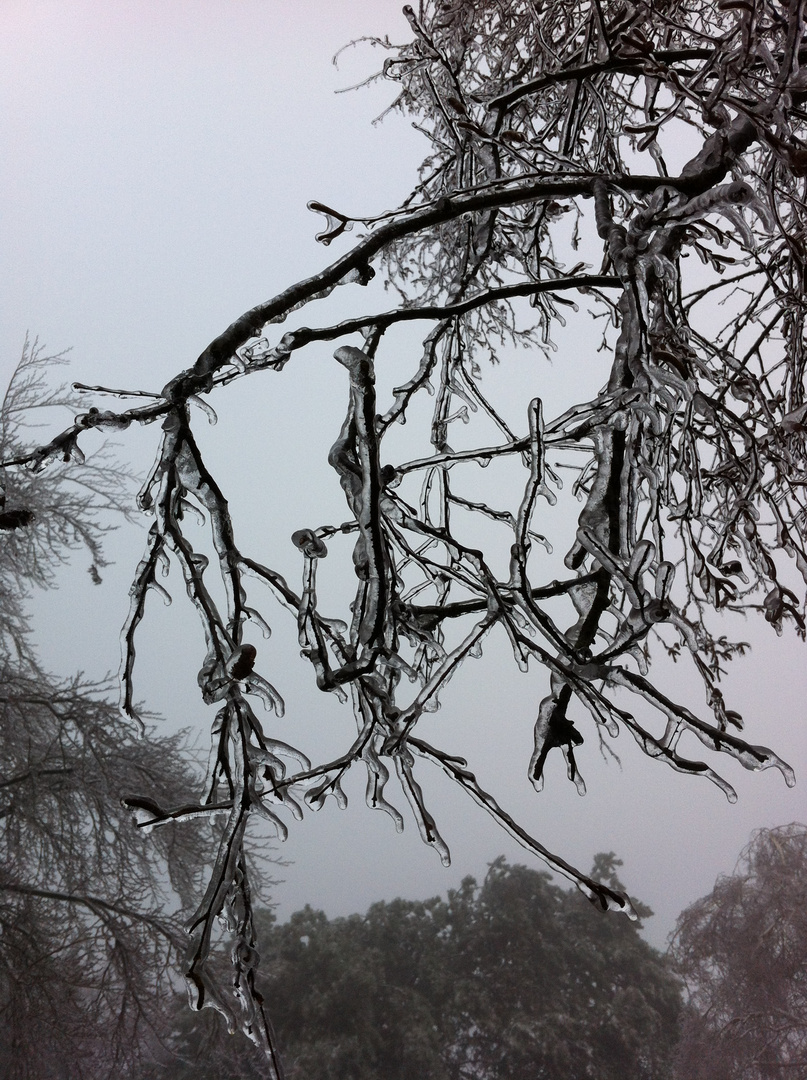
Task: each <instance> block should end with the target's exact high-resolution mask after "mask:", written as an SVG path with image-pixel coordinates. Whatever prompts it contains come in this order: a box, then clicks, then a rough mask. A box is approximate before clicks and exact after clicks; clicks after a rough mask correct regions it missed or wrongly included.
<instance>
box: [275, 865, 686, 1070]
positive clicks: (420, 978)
mask: <svg viewBox="0 0 807 1080" xmlns="http://www.w3.org/2000/svg"><path fill="white" fill-rule="evenodd" d="M598 862H599V866H597V865H596V864H595V869H594V870H593V871H592V877H593V878H595V879H596V880H606V881H609V880H610V883H611V884H612V885H615V886H616V887H617V888H619V887H620V884H619V882H618V880H616V878H615V877H614V876H613V870H614V860H613V856H598ZM599 871H605V873H604V874H601V873H600V872H599ZM608 871H610V874H609V873H608ZM648 914H650V912H649V911H647V909H642V915H645V916H646V915H648ZM264 921H265V920H264V919H263V918H259V925H260V927H261V939H262V941H265V943H266V944H265V950H266V957H267V966H268V972H269V973H270V976H269V978H270V986H271V985H274V986H276V988H277V989H276V991H275V993H274V994H273V995H272V996H273V1000H276V1001H277V1009H276V1020H277V1026H278V1036H279V1038H280V1040H281V1045H282V1046H283V1048H284V1053H285V1058H286V1060H287V1063H288V1068H289V1076H290V1077H291V1078H295V1077H300V1078H302V1077H308V1078H310V1080H325V1078H326V1077H327V1078H331V1077H332V1078H336V1077H344V1078H348V1077H350V1080H375V1078H376V1077H381V1076H383V1077H385V1078H387V1080H397V1078H400V1080H408V1078H409V1077H413V1076H418V1077H423V1078H424V1080H464V1078H468V1080H470V1078H472V1077H473V1078H475V1080H483V1078H488V1077H489V1078H491V1080H494V1078H495V1080H504V1078H509V1080H522V1078H523V1080H541V1078H543V1077H546V1078H557V1077H565V1076H574V1077H580V1078H583V1077H588V1076H591V1077H597V1080H609V1078H614V1080H619V1078H622V1077H626V1076H630V1077H632V1078H633V1077H635V1078H636V1080H640V1078H641V1080H662V1078H664V1077H670V1076H671V1075H672V1073H671V1066H672V1058H673V1050H674V1047H675V1043H676V1039H677V1036H678V1025H677V1017H678V1011H679V1009H680V987H679V983H678V980H677V979H676V977H675V976H674V975H673V973H672V970H671V968H670V966H669V965H668V964H667V963H666V961H665V958H664V957H663V956H662V955H661V954H660V953H657V952H656V951H655V950H654V949H652V948H651V947H650V946H649V945H648V944H647V943H646V942H645V941H643V940H642V938H641V937H640V935H639V933H638V930H637V927H636V924H635V923H630V922H628V921H627V920H625V919H619V920H617V919H600V918H597V915H596V913H595V912H593V911H591V909H590V908H589V906H588V905H587V904H586V902H585V900H583V898H582V897H581V896H579V895H575V894H574V893H573V892H567V891H564V890H563V889H559V888H558V887H557V886H556V885H553V884H551V882H550V880H549V875H548V874H546V873H539V872H536V871H534V870H529V869H528V868H527V867H524V866H509V865H507V863H506V862H505V860H504V859H503V858H500V859H498V860H496V861H495V862H494V863H492V864H491V866H490V868H489V871H488V873H487V876H486V877H485V880H484V882H483V883H482V885H481V886H478V885H477V883H476V882H475V881H474V879H473V878H466V879H465V880H464V881H463V883H462V885H461V886H460V888H459V889H456V890H454V889H451V890H449V893H448V898H447V900H441V899H439V898H437V897H435V898H433V899H431V900H426V901H423V902H417V901H409V900H394V901H392V902H391V903H378V904H374V905H373V906H372V907H371V908H370V909H369V911H368V912H367V914H366V915H363V916H361V915H351V916H350V917H349V918H346V919H334V920H328V919H327V918H326V917H325V915H324V914H323V913H322V912H321V911H314V910H312V909H311V908H306V909H305V910H304V911H298V912H296V913H295V914H294V915H293V916H292V917H291V918H290V919H289V921H288V922H287V923H285V924H283V925H282V926H277V927H273V928H268V932H266V933H265V932H264Z"/></svg>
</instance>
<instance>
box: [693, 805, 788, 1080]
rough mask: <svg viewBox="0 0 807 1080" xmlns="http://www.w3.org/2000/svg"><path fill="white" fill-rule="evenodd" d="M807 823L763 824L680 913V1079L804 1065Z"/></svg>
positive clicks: (777, 1071) (752, 1075)
mask: <svg viewBox="0 0 807 1080" xmlns="http://www.w3.org/2000/svg"><path fill="white" fill-rule="evenodd" d="M805 889H807V827H805V826H804V825H797V824H792V825H783V826H781V827H780V828H778V829H760V831H759V832H758V833H756V834H755V835H754V837H753V838H752V840H751V843H750V844H749V845H748V847H747V848H746V849H745V850H744V851H743V853H742V854H741V856H740V858H739V860H738V862H737V867H736V868H735V870H734V873H733V874H731V875H729V876H726V877H720V878H718V880H717V881H716V882H715V887H714V889H713V890H712V892H711V893H710V894H709V895H708V896H704V897H703V898H702V899H700V900H698V901H696V903H694V904H692V906H691V907H688V908H687V909H686V911H683V912H682V913H681V915H680V916H679V917H678V924H677V926H676V930H675V935H674V937H673V942H672V945H673V955H674V956H675V958H676V959H677V961H678V966H679V970H680V972H681V973H682V975H683V977H684V980H685V982H686V988H687V991H688V994H689V1009H688V1013H687V1015H686V1017H685V1022H684V1027H683V1034H682V1038H681V1045H680V1049H679V1055H680V1062H679V1075H680V1076H681V1078H682V1080H699V1078H701V1077H703V1078H704V1080H705V1078H706V1077H708V1078H709V1080H764V1078H769V1077H775V1078H779V1077H786V1076H798V1075H799V1074H801V1073H803V1072H804V1071H805V1069H807V990H806V989H805V982H804V972H805V970H807V915H805V909H804V895H805Z"/></svg>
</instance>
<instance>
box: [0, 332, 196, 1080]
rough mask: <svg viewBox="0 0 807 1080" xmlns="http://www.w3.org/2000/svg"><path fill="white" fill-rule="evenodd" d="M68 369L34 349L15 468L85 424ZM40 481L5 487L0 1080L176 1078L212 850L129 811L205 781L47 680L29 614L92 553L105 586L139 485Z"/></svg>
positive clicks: (14, 437) (23, 373) (10, 404)
mask: <svg viewBox="0 0 807 1080" xmlns="http://www.w3.org/2000/svg"><path fill="white" fill-rule="evenodd" d="M61 359H62V357H60V356H50V355H48V354H47V353H46V351H45V350H44V349H43V348H41V347H39V346H38V345H37V344H36V343H34V344H33V345H30V344H28V343H26V346H25V348H24V350H23V355H22V359H21V362H20V364H19V366H18V367H17V369H16V371H15V373H14V375H13V376H12V379H11V382H10V384H9V387H8V389H7V391H6V394H5V396H4V398H3V402H2V408H1V409H0V444H1V445H2V447H3V450H4V452H5V454H6V455H8V456H13V455H15V454H19V453H20V452H21V449H22V448H23V447H25V446H30V443H31V433H30V427H31V425H32V424H35V423H37V422H38V421H39V422H42V417H43V412H44V415H47V414H48V413H49V412H51V411H53V410H54V409H64V408H65V407H70V406H71V405H72V408H73V409H75V407H76V403H75V395H71V394H69V393H68V392H66V391H65V390H64V388H58V387H53V386H52V384H51V381H50V376H51V375H52V374H53V371H54V367H55V366H56V365H57V364H58V363H59V362H60V360H61ZM33 464H34V466H35V467H34V469H33V470H30V469H29V470H25V471H22V470H11V469H6V470H3V472H2V474H0V500H2V506H0V528H2V530H3V533H2V535H0V1072H1V1073H2V1075H3V1076H4V1077H8V1078H9V1080H46V1078H47V1080H51V1078H65V1080H68V1078H69V1080H74V1078H87V1080H100V1078H102V1077H110V1076H115V1077H126V1076H139V1075H140V1074H141V1070H142V1068H143V1065H144V1063H145V1062H148V1061H150V1060H155V1059H156V1060H163V1061H165V1060H170V1056H171V1054H170V1051H171V1049H172V1039H171V1036H172V1034H173V1026H174V1018H173V1016H172V1015H171V1012H170V1010H168V1009H167V1008H166V1001H167V1000H169V999H170V996H171V994H172V993H173V991H174V987H175V983H176V975H175V970H176V965H177V961H178V956H181V954H182V950H183V947H184V935H183V933H182V918H181V912H182V910H183V909H187V908H188V907H189V906H190V905H191V902H192V898H193V896H194V894H195V892H196V891H197V889H198V887H199V882H200V880H201V878H202V875H203V871H204V868H205V863H206V855H207V850H206V849H207V845H206V843H205V839H204V837H202V836H201V835H199V834H198V831H194V830H190V831H189V830H188V829H187V828H186V829H185V830H184V831H183V832H181V833H177V834H175V835H172V834H165V835H164V836H163V837H160V838H158V841H159V842H158V843H157V844H156V845H155V844H154V843H152V842H150V840H149V839H148V838H147V837H145V836H140V835H136V834H135V835H133V832H132V829H131V820H130V815H129V813H128V812H127V811H125V810H124V809H123V808H122V807H121V804H120V799H121V796H122V795H124V794H126V793H129V792H132V791H139V790H141V789H143V788H144V787H145V788H148V789H149V790H151V791H153V792H154V793H155V794H158V797H160V798H167V797H171V798H176V797H177V796H181V795H183V794H184V795H185V796H186V797H187V798H191V797H192V794H193V791H194V788H195V787H196V786H197V784H198V770H196V769H195V768H194V766H193V761H192V757H191V756H190V755H189V754H188V752H187V748H186V747H185V745H184V739H183V737H182V736H177V735H175V736H169V737H166V736H163V735H157V734H156V733H155V732H154V731H153V730H152V731H150V737H149V739H146V740H143V739H140V738H138V737H137V735H136V733H135V732H133V731H132V726H131V724H127V723H125V722H124V721H123V719H122V718H121V716H120V713H119V710H118V709H117V706H116V703H115V695H114V693H113V688H112V686H111V684H110V682H109V680H107V681H106V682H105V683H104V682H101V683H93V682H91V681H90V680H88V679H86V678H84V677H82V676H76V677H74V678H71V679H67V680H64V679H62V680H59V679H56V678H54V677H53V676H51V675H49V674H48V673H47V672H46V671H45V670H44V669H43V668H42V666H41V665H40V663H39V661H38V659H37V656H36V652H35V648H34V645H33V641H32V634H31V632H30V628H29V626H28V621H27V611H26V601H27V599H28V598H29V595H30V593H31V591H32V590H33V589H34V588H42V587H48V586H51V585H55V584H56V582H57V576H56V573H55V570H56V567H57V566H58V564H59V562H61V561H64V560H65V559H66V558H67V557H68V556H69V553H70V552H71V550H74V549H76V548H79V547H83V548H84V549H85V550H86V553H87V554H88V555H89V558H90V571H91V574H92V576H93V579H94V580H98V579H99V572H100V569H101V568H102V567H103V566H104V565H105V563H104V560H103V554H102V548H101V543H102V540H103V537H104V534H105V532H106V531H107V530H108V529H109V528H112V527H114V518H113V517H112V511H117V512H118V514H119V513H120V511H121V508H124V509H125V507H126V501H125V500H126V495H127V481H130V480H131V478H130V477H128V476H127V474H126V472H125V471H123V470H121V469H120V468H119V467H117V466H116V465H115V464H114V459H113V458H112V457H111V456H110V455H109V454H108V453H107V454H104V453H101V455H100V458H99V457H97V456H94V458H93V460H92V461H91V462H89V463H87V464H86V465H80V464H79V463H78V462H77V461H75V460H73V456H72V455H71V456H70V457H69V458H67V459H65V458H64V455H63V456H62V459H61V460H59V461H56V462H54V463H53V464H52V465H51V467H49V468H47V469H39V468H38V467H37V462H36V461H34V462H33ZM128 488H129V489H131V483H130V482H129V483H128Z"/></svg>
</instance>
